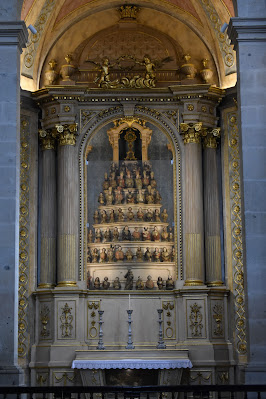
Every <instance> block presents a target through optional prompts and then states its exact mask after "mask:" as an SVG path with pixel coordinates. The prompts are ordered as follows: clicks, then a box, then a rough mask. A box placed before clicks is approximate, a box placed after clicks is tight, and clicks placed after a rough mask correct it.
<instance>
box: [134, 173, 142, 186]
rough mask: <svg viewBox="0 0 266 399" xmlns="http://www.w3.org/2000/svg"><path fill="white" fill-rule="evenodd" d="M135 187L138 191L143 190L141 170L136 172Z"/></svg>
mask: <svg viewBox="0 0 266 399" xmlns="http://www.w3.org/2000/svg"><path fill="white" fill-rule="evenodd" d="M135 186H136V188H137V189H138V190H141V189H142V178H141V174H140V171H139V169H137V170H136V177H135Z"/></svg>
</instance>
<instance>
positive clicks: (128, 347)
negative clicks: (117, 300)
mask: <svg viewBox="0 0 266 399" xmlns="http://www.w3.org/2000/svg"><path fill="white" fill-rule="evenodd" d="M132 312H133V310H127V314H128V341H127V346H126V349H134V348H135V346H134V345H133V342H132V331H131V315H132Z"/></svg>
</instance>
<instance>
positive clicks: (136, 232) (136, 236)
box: [132, 227, 141, 241]
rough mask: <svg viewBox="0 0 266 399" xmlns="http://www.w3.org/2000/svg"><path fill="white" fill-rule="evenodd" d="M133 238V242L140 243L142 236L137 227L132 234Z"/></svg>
mask: <svg viewBox="0 0 266 399" xmlns="http://www.w3.org/2000/svg"><path fill="white" fill-rule="evenodd" d="M132 237H133V241H140V239H141V235H140V232H139V229H138V228H137V227H135V229H134V231H133V233H132Z"/></svg>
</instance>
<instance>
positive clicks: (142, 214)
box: [137, 208, 144, 220]
mask: <svg viewBox="0 0 266 399" xmlns="http://www.w3.org/2000/svg"><path fill="white" fill-rule="evenodd" d="M137 218H138V220H143V219H144V213H143V210H142V208H139V209H138V212H137Z"/></svg>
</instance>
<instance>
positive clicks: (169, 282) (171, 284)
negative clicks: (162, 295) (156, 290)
mask: <svg viewBox="0 0 266 399" xmlns="http://www.w3.org/2000/svg"><path fill="white" fill-rule="evenodd" d="M165 288H166V289H167V290H173V289H174V288H175V283H174V280H173V279H172V276H168V279H167V280H166V287H165Z"/></svg>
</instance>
